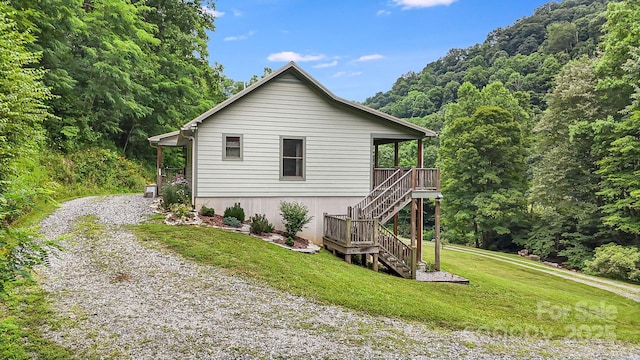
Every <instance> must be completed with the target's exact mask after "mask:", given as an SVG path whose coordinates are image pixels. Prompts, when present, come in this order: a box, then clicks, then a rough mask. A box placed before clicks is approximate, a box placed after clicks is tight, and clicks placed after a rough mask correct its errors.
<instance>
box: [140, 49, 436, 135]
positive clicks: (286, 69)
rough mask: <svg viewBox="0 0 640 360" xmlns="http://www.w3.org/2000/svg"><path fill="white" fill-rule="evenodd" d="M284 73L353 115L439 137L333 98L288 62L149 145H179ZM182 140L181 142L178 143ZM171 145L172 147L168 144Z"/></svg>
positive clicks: (329, 92) (417, 127) (415, 126)
mask: <svg viewBox="0 0 640 360" xmlns="http://www.w3.org/2000/svg"><path fill="white" fill-rule="evenodd" d="M286 73H291V74H293V75H295V76H296V77H297V78H298V79H300V80H301V81H303V82H305V83H307V84H308V85H309V86H311V87H312V88H314V89H316V90H317V91H318V92H319V93H320V94H321V95H324V96H325V97H327V98H328V99H329V100H330V101H332V102H334V103H335V104H337V105H341V106H345V107H347V108H349V109H352V110H354V111H356V112H359V113H362V114H365V115H368V116H373V117H375V118H378V119H380V120H383V121H386V122H389V123H392V124H395V125H399V126H400V127H402V128H405V129H406V130H408V132H410V133H412V134H416V135H418V136H419V137H435V136H438V134H437V133H436V132H434V131H431V130H429V129H426V128H423V127H421V126H418V125H415V124H413V123H410V122H408V121H405V120H402V119H399V118H397V117H395V116H392V115H389V114H386V113H383V112H382V111H378V110H374V109H372V108H369V107H367V106H364V105H361V104H358V103H356V102H352V101H348V100H345V99H343V98H341V97H338V96H336V95H334V94H333V93H332V92H331V91H329V90H328V89H327V88H325V87H324V86H323V85H322V84H320V83H319V82H318V81H317V80H316V79H314V78H313V77H312V76H311V75H309V74H308V73H307V72H305V71H304V70H302V68H300V67H299V66H298V65H297V64H296V63H295V62H293V61H292V62H290V63H288V64H287V65H285V66H283V67H281V68H280V69H277V70H275V71H273V72H272V73H271V74H269V75H268V76H266V77H264V78H263V79H261V80H260V81H258V82H256V83H254V84H252V85H251V86H249V87H247V88H245V89H244V90H242V91H241V92H239V93H237V94H235V95H234V96H232V97H230V98H228V99H227V100H225V101H223V102H221V103H220V104H218V105H216V106H214V107H213V108H211V109H209V110H208V111H206V112H204V113H202V114H201V115H200V116H198V117H196V118H195V119H193V120H191V121H189V122H188V123H186V124H184V126H182V128H181V130H179V131H173V132H170V133H166V134H162V135H156V136H152V137H150V138H148V140H149V142H150V143H151V144H158V145H166V146H182V145H183V144H182V143H183V142H184V139H182V136H181V134H182V132H187V133H190V132H192V131H193V130H194V128H196V127H197V126H198V124H200V123H201V122H203V121H204V120H205V119H207V118H209V117H210V116H211V115H213V114H215V113H217V112H219V111H221V110H223V109H224V108H226V107H227V106H229V105H231V104H233V103H234V102H236V101H238V100H240V99H242V98H243V97H245V96H247V95H248V94H250V93H251V92H253V91H255V90H256V89H259V88H260V87H261V86H263V85H264V84H266V83H268V82H269V81H271V80H272V79H274V78H277V77H278V76H281V75H283V74H286ZM181 139H182V141H181ZM171 144H173V145H171Z"/></svg>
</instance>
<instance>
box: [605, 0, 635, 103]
mask: <svg viewBox="0 0 640 360" xmlns="http://www.w3.org/2000/svg"><path fill="white" fill-rule="evenodd" d="M606 17H607V22H606V23H605V24H604V27H603V28H604V31H605V35H604V37H603V40H604V41H603V43H602V47H603V48H604V53H603V55H602V58H601V59H600V61H598V63H597V69H598V72H599V74H600V76H601V80H600V83H599V87H600V89H602V90H604V91H605V100H606V104H607V106H608V110H609V114H611V115H614V114H615V113H617V112H618V111H620V110H621V109H623V108H625V107H626V106H628V105H629V97H630V96H631V94H633V92H634V84H639V83H640V73H638V72H637V71H629V70H630V69H629V66H632V63H636V64H637V61H638V55H639V54H638V48H640V22H639V21H638V19H639V18H640V0H628V1H621V2H611V3H610V4H609V5H608V8H607V13H606Z"/></svg>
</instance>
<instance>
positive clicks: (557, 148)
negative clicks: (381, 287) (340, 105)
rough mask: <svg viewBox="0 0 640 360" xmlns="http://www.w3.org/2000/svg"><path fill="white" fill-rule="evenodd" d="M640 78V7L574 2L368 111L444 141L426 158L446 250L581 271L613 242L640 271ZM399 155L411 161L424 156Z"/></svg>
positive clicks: (398, 88) (543, 10) (463, 55)
mask: <svg viewBox="0 0 640 360" xmlns="http://www.w3.org/2000/svg"><path fill="white" fill-rule="evenodd" d="M639 70H640V1H637V0H632V1H624V2H613V1H602V0H600V1H598V0H596V1H588V0H566V1H562V2H560V3H554V2H551V3H548V4H546V5H544V6H542V7H540V8H538V9H536V10H535V12H534V14H533V15H532V16H530V17H526V18H522V19H520V20H518V21H517V22H516V23H515V24H513V25H512V26H509V27H506V28H500V29H496V30H494V31H492V32H491V33H490V34H488V36H487V38H486V40H485V41H484V42H483V43H482V44H477V45H474V46H471V47H469V48H466V49H452V50H450V51H449V53H448V54H447V55H446V56H444V57H442V58H441V59H439V60H437V61H435V62H433V63H430V64H428V65H427V66H426V67H425V68H424V69H423V70H422V71H421V72H419V73H416V72H409V73H407V74H405V75H404V76H402V77H401V78H399V79H398V80H397V81H396V82H395V84H394V85H393V87H392V89H391V90H390V91H388V92H385V93H378V94H376V95H374V96H372V97H370V98H368V99H367V100H366V102H365V104H366V105H368V106H371V107H374V108H378V109H380V110H382V111H384V112H387V113H390V114H393V115H395V116H398V117H402V118H407V119H409V120H410V121H412V122H414V123H416V124H420V125H423V126H426V127H428V128H431V129H433V130H436V131H438V132H440V137H439V139H438V140H437V141H436V142H434V143H432V144H430V145H429V146H428V147H427V151H426V153H427V156H426V159H425V161H426V165H427V166H440V167H441V169H442V177H443V179H442V184H443V185H442V186H443V194H444V197H445V201H444V202H443V216H444V218H443V226H444V228H445V232H446V236H445V237H446V239H447V240H448V241H451V242H458V243H469V244H474V245H475V246H479V247H483V248H488V249H512V250H513V249H516V248H522V247H525V248H527V249H529V250H530V251H531V252H532V253H534V254H537V255H539V256H541V257H543V258H551V259H556V260H560V261H563V262H566V263H567V264H569V265H571V266H573V267H576V268H584V267H585V265H586V264H588V263H589V264H593V261H592V260H591V261H590V259H592V258H593V255H594V252H595V251H596V249H598V248H599V247H600V246H601V245H603V244H609V243H613V244H611V245H607V246H603V247H602V248H600V250H599V251H600V252H603V253H604V252H605V251H608V252H612V253H615V252H616V251H618V252H619V253H618V254H619V256H620V258H621V259H620V260H621V261H627V262H630V268H631V269H633V268H634V267H636V268H637V266H639V265H640V259H639V258H640V257H639V256H638V251H637V249H638V246H639V245H640V107H639V105H640V104H639V103H638V95H640V88H639V84H640V76H639V74H640V71H639ZM391 152H392V150H391V149H386V151H385V154H386V156H385V157H383V158H384V159H386V164H387V165H389V164H390V161H391V160H390V158H391V156H392V155H391ZM400 153H401V156H402V155H403V154H404V155H405V157H406V159H407V160H406V161H407V163H406V165H408V164H409V161H410V160H409V159H411V158H412V157H411V156H407V155H410V154H413V153H415V148H412V147H411V145H404V146H402V147H401V150H400ZM614 244H617V245H621V246H631V247H627V248H624V247H621V246H616V245H614ZM634 249H635V250H634ZM629 251H630V252H629ZM622 254H625V255H622ZM631 254H635V255H631ZM623 259H626V260H623ZM634 262H635V265H634ZM634 274H635V275H634V276H635V277H638V278H636V281H638V280H640V277H639V276H640V271H638V270H637V269H636V271H635V273H634Z"/></svg>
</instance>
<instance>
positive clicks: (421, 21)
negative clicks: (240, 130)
mask: <svg viewBox="0 0 640 360" xmlns="http://www.w3.org/2000/svg"><path fill="white" fill-rule="evenodd" d="M550 1H551V0H486V1H485V0H368V1H365V0H339V1H334V0H325V1H322V0H315V1H308V0H307V1H305V0H240V1H238V0H235V1H234V0H218V1H217V2H216V4H215V10H210V9H208V10H209V11H212V12H214V15H215V16H216V21H215V26H216V29H215V31H214V32H213V33H210V34H209V36H210V40H209V53H210V61H211V62H212V63H213V62H218V63H220V64H222V65H223V66H224V73H225V75H226V76H228V77H230V78H232V79H234V80H238V81H248V80H249V79H250V78H251V76H252V75H254V74H256V75H262V73H263V69H264V68H265V67H270V68H272V69H274V70H275V69H277V68H279V67H281V66H283V65H285V64H286V63H287V62H289V61H291V60H293V61H296V63H297V64H298V65H300V66H301V67H302V68H303V69H304V70H305V71H307V72H308V73H309V74H311V76H313V77H314V78H315V79H316V80H318V81H319V82H320V83H322V84H323V85H324V86H325V87H327V88H328V89H329V90H330V91H331V92H333V93H334V94H336V95H337V96H340V97H343V98H345V99H347V100H353V101H363V100H365V99H366V98H367V97H369V96H373V95H374V94H375V93H376V92H379V91H387V90H389V89H391V86H392V85H393V83H394V82H395V80H396V79H397V78H398V77H400V76H401V75H402V74H405V73H407V72H409V71H416V72H418V71H420V70H422V69H423V68H424V67H425V66H426V65H427V64H428V63H430V62H432V61H435V60H437V59H438V58H440V57H442V56H444V55H445V54H446V53H447V51H448V50H449V49H451V48H466V47H468V46H471V45H474V44H477V43H481V42H483V41H484V40H485V38H486V36H487V34H488V33H489V32H490V31H491V30H493V29H495V28H497V27H505V26H508V25H511V24H512V23H513V22H514V21H515V20H517V19H519V18H522V17H525V16H530V15H532V14H533V11H534V10H535V9H536V8H537V7H539V6H541V5H543V4H546V3H548V2H550Z"/></svg>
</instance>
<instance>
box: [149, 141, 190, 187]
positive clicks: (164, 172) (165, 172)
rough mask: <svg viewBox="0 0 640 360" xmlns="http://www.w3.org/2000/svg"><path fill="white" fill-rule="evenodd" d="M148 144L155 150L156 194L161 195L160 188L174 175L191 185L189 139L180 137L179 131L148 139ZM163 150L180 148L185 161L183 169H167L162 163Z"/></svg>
mask: <svg viewBox="0 0 640 360" xmlns="http://www.w3.org/2000/svg"><path fill="white" fill-rule="evenodd" d="M148 140H149V144H151V146H153V147H155V148H156V184H157V186H158V193H159V194H161V193H162V186H163V185H164V184H166V183H167V182H169V181H171V179H173V178H174V177H175V176H176V175H183V176H184V177H185V178H186V179H187V181H189V184H191V177H192V176H191V172H190V171H188V169H189V168H190V167H189V162H188V156H189V150H190V147H189V139H188V138H186V137H184V136H182V135H181V134H180V131H172V132H169V133H166V134H161V135H156V136H152V137H150V138H148ZM165 148H180V149H182V154H183V155H182V156H183V158H184V159H185V161H184V163H185V166H183V167H169V166H166V165H165V164H164V163H163V152H164V150H165Z"/></svg>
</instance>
